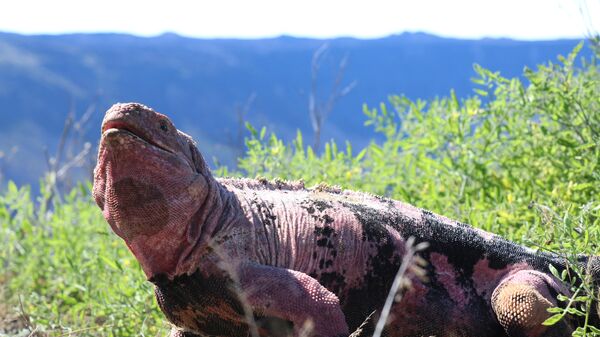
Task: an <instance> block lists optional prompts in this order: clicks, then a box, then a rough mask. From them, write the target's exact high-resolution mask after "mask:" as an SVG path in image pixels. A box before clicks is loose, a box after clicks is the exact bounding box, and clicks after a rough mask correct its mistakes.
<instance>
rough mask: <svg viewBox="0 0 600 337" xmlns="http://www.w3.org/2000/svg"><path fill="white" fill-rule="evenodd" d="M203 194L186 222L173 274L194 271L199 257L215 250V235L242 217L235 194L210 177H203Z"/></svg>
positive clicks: (216, 238) (217, 236)
mask: <svg viewBox="0 0 600 337" xmlns="http://www.w3.org/2000/svg"><path fill="white" fill-rule="evenodd" d="M206 180H207V181H206V182H207V187H206V191H207V193H206V196H205V198H204V200H203V201H202V202H201V203H200V205H199V207H198V208H197V210H196V213H195V214H194V215H193V217H192V218H191V220H190V222H189V224H188V225H187V230H186V233H185V237H184V238H182V242H185V244H184V246H185V248H184V249H183V250H182V251H181V253H180V254H178V256H179V261H178V263H177V268H176V271H175V274H178V275H179V274H183V273H187V274H190V273H193V272H194V271H196V269H197V268H198V267H199V263H200V260H201V259H202V257H203V256H205V255H206V254H208V253H210V252H212V251H214V250H215V248H216V247H217V245H218V242H217V241H218V238H219V237H220V235H221V234H222V233H223V232H226V231H227V228H229V227H230V226H231V225H232V224H234V223H236V222H237V221H239V220H240V219H241V218H242V217H243V211H242V209H241V206H240V205H239V202H238V200H237V198H236V197H235V195H234V194H233V193H232V192H230V191H228V190H227V189H226V188H225V187H224V186H223V185H222V184H221V183H219V182H218V181H217V180H216V179H214V178H213V177H212V176H208V177H207V178H206Z"/></svg>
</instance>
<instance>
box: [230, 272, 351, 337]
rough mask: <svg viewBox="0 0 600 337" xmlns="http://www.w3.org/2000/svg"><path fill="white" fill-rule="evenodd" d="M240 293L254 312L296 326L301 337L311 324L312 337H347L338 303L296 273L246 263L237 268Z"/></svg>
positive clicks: (309, 279) (303, 275)
mask: <svg viewBox="0 0 600 337" xmlns="http://www.w3.org/2000/svg"><path fill="white" fill-rule="evenodd" d="M238 272H239V274H238V275H239V280H240V286H241V289H242V291H243V293H244V295H245V297H246V300H247V301H248V304H249V305H250V306H251V308H252V309H253V310H254V311H255V312H257V313H260V314H262V315H265V316H273V317H279V318H282V319H284V320H287V321H290V322H292V323H293V324H294V326H293V329H294V335H298V334H299V332H300V331H301V330H302V328H304V327H305V324H306V323H307V321H312V323H313V329H312V333H311V334H310V335H311V336H323V337H334V336H348V335H349V332H348V326H347V325H346V320H345V317H344V314H343V312H342V309H341V308H340V305H339V300H338V298H337V296H336V295H335V294H333V293H332V292H330V291H329V290H327V289H326V288H325V287H323V286H322V285H321V284H320V283H319V282H318V281H317V280H315V279H314V278H312V277H310V276H308V275H306V274H304V273H301V272H298V271H294V270H289V269H285V268H277V267H271V266H264V265H258V264H254V263H247V264H243V265H240V266H239V268H238Z"/></svg>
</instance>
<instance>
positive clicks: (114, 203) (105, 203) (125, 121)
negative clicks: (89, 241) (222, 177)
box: [93, 104, 208, 277]
mask: <svg viewBox="0 0 600 337" xmlns="http://www.w3.org/2000/svg"><path fill="white" fill-rule="evenodd" d="M164 120H166V121H167V122H168V123H169V124H168V125H169V128H172V129H168V130H167V132H164V131H163V130H161V129H160V127H159V126H157V124H158V122H161V121H164ZM154 126H156V127H155V128H154V129H152V127H154ZM186 137H187V136H186V135H185V134H182V133H181V132H179V131H178V130H177V129H175V127H174V126H172V124H170V121H168V119H166V117H164V116H163V115H160V114H158V113H156V112H154V111H152V110H150V109H148V108H146V107H144V106H141V105H135V104H127V105H124V106H123V105H120V106H116V107H113V108H111V109H110V110H109V111H108V112H107V117H105V120H104V123H103V126H102V138H101V140H100V147H99V153H98V163H97V166H96V168H95V170H94V188H93V195H94V198H95V200H96V203H97V204H98V206H99V207H100V208H101V209H102V213H103V215H104V218H105V219H106V220H107V222H108V223H109V224H110V226H111V227H112V229H113V230H114V232H115V233H116V234H117V235H119V236H120V237H121V238H123V239H124V240H125V242H126V243H127V245H128V246H129V248H130V249H131V251H132V252H133V253H134V255H136V257H137V258H138V260H139V261H140V263H141V264H142V267H143V269H144V271H145V272H146V274H147V275H148V276H149V277H150V276H152V275H153V274H155V273H158V272H169V271H171V270H172V269H174V268H176V265H177V260H176V259H177V256H178V253H177V252H168V250H182V249H184V247H183V246H180V247H177V246H176V245H173V244H172V243H171V244H169V243H168V241H171V242H173V241H178V240H179V241H180V242H182V243H183V242H185V240H183V238H184V237H185V235H186V231H187V229H188V228H189V224H190V221H191V219H192V217H193V216H194V214H195V213H196V211H197V210H198V208H199V207H200V206H201V205H202V203H203V201H204V199H205V198H206V194H207V193H208V190H207V188H206V184H207V182H206V179H207V178H206V177H205V176H204V175H203V174H200V173H199V172H198V171H199V170H198V166H199V165H196V163H197V162H199V160H198V158H195V157H194V154H193V153H192V150H194V149H192V148H191V146H190V144H191V143H190V140H189V139H188V138H186ZM200 159H201V158H200ZM167 239H168V240H167Z"/></svg>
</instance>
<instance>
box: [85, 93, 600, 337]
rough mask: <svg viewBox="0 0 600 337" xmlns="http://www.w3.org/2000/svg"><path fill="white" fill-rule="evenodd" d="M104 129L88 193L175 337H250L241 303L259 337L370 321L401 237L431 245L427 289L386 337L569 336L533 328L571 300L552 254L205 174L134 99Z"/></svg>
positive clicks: (409, 297) (409, 216) (368, 206)
mask: <svg viewBox="0 0 600 337" xmlns="http://www.w3.org/2000/svg"><path fill="white" fill-rule="evenodd" d="M102 132H103V135H102V139H101V144H100V150H99V155H98V165H97V167H96V170H95V174H94V197H95V199H96V201H97V203H98V205H99V206H100V208H102V210H103V214H104V217H105V218H106V219H107V221H108V222H109V224H110V225H111V227H112V228H113V229H114V231H115V232H116V233H117V234H118V235H120V236H121V237H122V238H123V239H124V240H125V242H126V243H127V245H128V247H129V248H130V249H131V251H132V252H133V254H134V255H135V256H136V258H137V259H138V260H139V261H140V264H141V265H142V268H143V270H144V272H145V273H146V275H147V276H148V278H149V279H150V281H152V282H153V283H154V284H155V285H156V293H157V298H158V302H159V305H160V306H161V309H162V310H163V312H164V313H165V315H166V316H167V318H168V319H169V320H170V321H171V322H172V323H173V324H174V325H175V328H174V329H175V330H174V332H173V336H177V335H181V334H184V335H186V336H187V335H189V336H193V335H210V336H246V335H248V333H249V330H248V324H249V322H248V321H247V319H246V317H249V316H248V313H246V312H245V311H244V307H245V308H247V310H250V311H251V313H250V314H249V315H250V316H251V317H254V320H255V321H256V322H257V325H258V332H259V333H260V334H261V335H265V336H266V335H273V334H283V333H282V332H281V331H284V330H286V329H288V328H289V327H290V326H291V329H292V331H293V334H294V335H299V334H300V333H301V331H302V329H303V327H304V325H305V324H306V323H307V321H312V322H313V323H314V329H313V331H312V335H314V336H347V335H348V334H349V332H350V331H353V330H355V329H356V328H357V327H358V326H359V325H361V323H363V321H364V320H365V318H366V317H367V316H368V315H369V314H370V313H371V312H373V311H376V314H375V315H374V320H373V322H376V319H377V317H378V315H379V314H378V310H380V309H381V307H382V306H383V303H384V301H385V298H386V296H387V294H388V291H389V289H390V286H391V284H392V282H393V278H394V276H395V274H396V272H397V270H398V268H399V266H400V264H401V261H402V258H403V255H404V253H405V251H406V246H405V245H406V240H407V239H408V238H409V237H414V238H416V240H417V242H428V243H429V247H428V248H427V249H426V250H424V251H422V252H421V253H420V254H421V257H422V258H424V259H425V260H426V261H427V262H428V265H427V266H426V271H427V275H426V276H427V280H422V279H420V278H418V277H416V276H414V275H409V277H410V278H411V281H412V287H411V288H410V289H409V290H407V291H406V292H405V293H404V296H403V298H402V300H401V301H400V302H399V303H396V304H394V306H393V308H392V313H391V316H390V319H389V325H388V326H387V328H386V333H387V335H388V336H396V337H408V336H411V337H412V336H438V337H439V336H511V337H512V336H518V335H523V336H528V337H533V336H551V335H561V334H562V335H565V334H568V333H569V331H570V329H571V327H570V326H569V325H568V322H566V321H563V322H561V323H560V324H559V325H557V326H555V327H552V328H546V327H543V326H541V325H540V323H541V321H543V320H544V319H545V318H546V317H547V316H548V314H547V312H546V308H547V307H549V306H551V305H555V304H557V302H556V296H557V295H558V294H559V293H562V294H565V295H567V296H569V295H570V293H569V290H568V289H567V288H566V287H565V285H563V284H561V283H560V282H559V281H558V280H557V279H555V278H554V277H553V276H552V275H551V274H550V273H549V270H548V265H549V264H550V263H551V264H553V265H554V266H555V267H557V268H558V269H559V270H562V269H564V268H565V267H566V266H565V262H564V261H563V259H561V258H559V257H558V256H555V255H552V254H547V253H540V252H534V251H532V250H530V249H527V248H524V247H521V246H519V245H516V244H514V243H511V242H509V241H507V240H505V239H503V238H501V237H499V236H496V235H493V234H490V233H487V232H484V231H481V230H479V229H476V228H473V227H470V226H468V225H465V224H462V223H459V222H456V221H452V220H450V219H447V218H445V217H442V216H439V215H436V214H433V213H431V212H428V211H425V210H421V209H418V208H416V207H413V206H411V205H408V204H405V203H402V202H399V201H395V200H391V199H386V198H382V197H377V196H373V195H370V194H365V193H359V192H353V191H344V190H341V189H338V188H329V187H323V186H317V187H315V188H305V187H304V185H303V184H302V183H300V182H290V183H288V182H281V181H274V182H269V181H266V180H264V179H259V180H251V179H215V178H213V177H212V175H211V174H210V171H209V170H208V168H207V165H206V163H205V162H204V160H203V159H202V155H201V154H200V152H199V151H198V149H197V148H196V146H195V143H194V142H193V141H192V140H191V138H190V137H189V136H187V135H185V134H183V133H181V132H180V131H178V130H177V129H175V127H174V126H173V125H172V124H171V122H170V121H169V120H168V118H166V117H165V116H164V115H161V114H158V113H156V112H154V111H152V110H151V109H149V108H147V107H145V106H143V105H140V104H134V103H132V104H120V105H115V106H114V107H113V108H111V109H110V110H109V111H108V112H107V115H106V117H105V120H104V122H103V127H102ZM593 261H595V260H593ZM584 262H585V258H583V259H582V263H584ZM597 269H598V268H596V269H593V270H592V269H591V270H592V272H593V273H594V276H595V275H596V274H597ZM242 304H245V306H244V305H242ZM370 324H371V326H369V325H368V324H367V325H366V326H365V327H364V328H365V329H364V330H365V331H369V330H372V328H373V323H370ZM282 329H283V330H282Z"/></svg>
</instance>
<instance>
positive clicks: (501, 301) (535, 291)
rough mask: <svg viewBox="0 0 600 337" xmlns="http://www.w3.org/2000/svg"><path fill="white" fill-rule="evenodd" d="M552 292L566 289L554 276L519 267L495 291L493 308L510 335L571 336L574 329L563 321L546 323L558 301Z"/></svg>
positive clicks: (561, 291)
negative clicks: (553, 323)
mask: <svg viewBox="0 0 600 337" xmlns="http://www.w3.org/2000/svg"><path fill="white" fill-rule="evenodd" d="M551 293H566V289H564V287H563V286H561V285H560V283H559V282H557V281H556V280H555V279H554V278H553V277H550V276H548V275H546V274H544V273H541V272H538V271H533V270H522V271H519V272H517V273H515V274H513V275H511V276H509V277H507V278H506V279H504V280H503V281H502V282H500V284H499V285H498V287H496V289H495V290H494V292H493V294H492V308H493V310H494V312H495V313H496V317H497V318H498V321H499V322H500V324H501V325H502V327H504V329H505V330H506V332H507V334H508V335H509V336H510V337H516V336H523V337H538V336H540V337H541V336H544V337H550V336H570V335H571V332H572V329H571V328H570V327H569V326H568V325H567V323H566V322H564V320H563V321H560V322H559V323H557V324H555V325H553V326H550V327H548V326H544V325H542V322H544V321H545V320H546V319H547V318H548V317H550V313H549V312H548V311H547V309H548V308H550V307H552V306H555V305H556V300H555V298H554V297H553V296H552V295H551Z"/></svg>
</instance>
